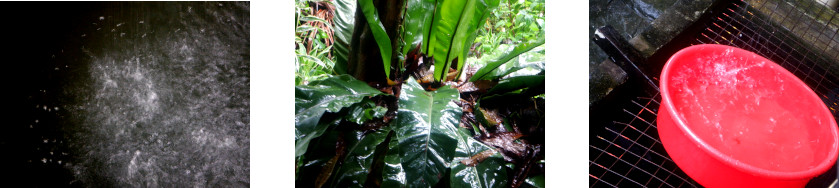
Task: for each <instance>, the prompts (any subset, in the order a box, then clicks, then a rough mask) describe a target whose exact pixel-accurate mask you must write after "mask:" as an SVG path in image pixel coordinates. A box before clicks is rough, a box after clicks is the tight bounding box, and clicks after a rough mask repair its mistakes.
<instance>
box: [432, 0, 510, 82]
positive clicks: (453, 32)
mask: <svg viewBox="0 0 839 188" xmlns="http://www.w3.org/2000/svg"><path fill="white" fill-rule="evenodd" d="M498 3H499V0H448V1H439V2H438V3H437V7H436V10H435V14H434V17H433V20H432V25H431V30H430V33H429V36H428V37H429V40H428V45H427V52H426V53H427V54H428V56H431V57H433V58H434V61H435V63H434V79H435V80H436V81H440V80H443V78H445V76H446V73H447V70H448V68H449V67H451V64H452V63H453V62H452V61H453V60H454V59H455V58H458V59H459V60H458V61H460V62H461V63H458V66H457V70H458V71H459V70H460V69H461V68H462V67H463V64H464V63H462V62H465V57H466V52H467V51H468V50H467V49H469V47H470V46H471V45H472V42H473V41H474V40H475V36H476V33H477V32H476V31H477V30H478V28H480V27H481V26H482V25H483V23H484V20H486V18H487V17H488V16H489V13H490V12H491V11H490V10H492V9H495V7H497V6H498ZM424 46H425V45H424Z"/></svg>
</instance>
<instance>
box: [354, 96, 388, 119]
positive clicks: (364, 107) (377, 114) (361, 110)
mask: <svg viewBox="0 0 839 188" xmlns="http://www.w3.org/2000/svg"><path fill="white" fill-rule="evenodd" d="M386 112H387V108H385V107H381V106H376V103H374V102H373V101H372V100H370V99H367V98H365V99H364V100H363V101H361V102H359V103H356V104H353V105H352V106H350V107H349V111H348V112H347V115H346V116H345V117H344V119H345V120H347V121H349V122H353V123H355V124H359V125H361V124H364V122H366V121H369V120H372V119H376V118H381V117H383V116H384V115H385V113H386Z"/></svg>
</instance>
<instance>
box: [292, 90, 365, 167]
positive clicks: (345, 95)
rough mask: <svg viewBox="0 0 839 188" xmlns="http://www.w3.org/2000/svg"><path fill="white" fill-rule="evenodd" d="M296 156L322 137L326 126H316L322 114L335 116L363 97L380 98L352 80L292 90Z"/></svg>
mask: <svg viewBox="0 0 839 188" xmlns="http://www.w3.org/2000/svg"><path fill="white" fill-rule="evenodd" d="M294 90H295V92H294V131H295V137H294V141H295V154H296V155H295V156H301V155H303V153H305V152H306V148H307V146H308V145H309V141H311V140H312V139H313V138H316V137H318V136H320V135H321V134H323V131H324V130H325V129H326V127H325V126H328V124H324V123H318V121H319V120H320V119H321V116H323V113H324V112H338V111H340V110H341V109H342V108H344V107H348V106H350V105H352V104H355V103H358V102H360V101H361V100H362V99H363V98H365V97H371V96H375V95H379V94H382V92H380V91H379V90H376V89H374V88H372V87H370V86H368V85H367V83H365V82H362V81H358V80H356V79H354V78H352V76H349V75H341V76H333V77H330V78H327V79H324V80H318V81H313V82H311V83H309V85H301V86H296V87H294Z"/></svg>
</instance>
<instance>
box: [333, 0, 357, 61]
mask: <svg viewBox="0 0 839 188" xmlns="http://www.w3.org/2000/svg"><path fill="white" fill-rule="evenodd" d="M356 2H357V0H333V1H332V3H333V4H334V5H335V12H334V13H333V15H334V17H333V18H332V24H333V25H332V31H333V32H334V33H333V37H334V39H335V43H334V44H332V45H333V46H334V48H333V50H332V55H333V56H334V58H335V67H334V68H333V71H334V72H335V73H336V74H347V61H349V57H350V55H349V54H350V41H351V40H352V34H353V29H354V28H355V10H356Z"/></svg>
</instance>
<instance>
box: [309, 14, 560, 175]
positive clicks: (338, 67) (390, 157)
mask: <svg viewBox="0 0 839 188" xmlns="http://www.w3.org/2000/svg"><path fill="white" fill-rule="evenodd" d="M377 2H378V1H372V0H332V1H318V3H320V4H328V5H330V6H334V7H332V9H333V10H334V11H333V12H332V13H333V16H332V17H330V19H328V20H327V19H321V18H320V17H317V16H310V15H311V13H310V12H314V11H312V9H311V7H309V6H310V5H312V4H317V3H311V2H306V1H303V2H302V3H301V1H300V0H298V9H297V11H298V13H297V14H296V16H297V18H298V22H297V24H296V25H295V26H296V29H297V30H298V32H297V33H296V38H295V43H296V46H297V47H298V48H297V50H296V52H297V58H296V63H297V65H298V70H297V75H296V79H297V85H298V86H296V87H295V145H296V146H295V164H296V170H295V171H296V173H295V182H296V186H297V187H432V186H433V187H511V186H512V187H518V186H534V187H544V175H543V173H540V172H539V171H538V170H531V168H532V166H534V165H533V164H535V163H537V162H534V161H538V159H541V158H544V153H543V152H541V145H542V144H544V141H543V139H544V138H543V137H544V125H543V124H544V123H543V119H544V111H543V109H544V86H545V84H544V75H545V70H544V64H545V59H544V47H542V46H543V44H544V30H543V29H542V28H544V1H540V0H537V1H536V2H531V1H529V0H527V1H526V0H446V1H442V0H405V2H404V3H405V6H404V10H402V12H403V14H402V19H403V20H402V22H400V23H401V24H399V28H398V31H399V32H398V34H397V35H392V34H391V35H388V33H387V31H393V30H387V29H392V28H389V27H388V28H385V25H387V24H384V25H383V24H382V21H381V20H378V19H379V16H377V15H376V14H382V13H383V12H387V11H382V9H381V7H376V6H378V5H374V4H377ZM307 11H309V12H307ZM378 11H382V12H378ZM391 13H392V12H391ZM357 16H364V18H361V17H358V18H356V17H357ZM382 19H384V18H382ZM356 21H358V22H361V23H356ZM303 23H305V24H303ZM310 23H331V24H326V25H327V26H329V30H331V31H334V35H333V34H330V35H328V36H327V35H326V34H327V33H329V32H327V29H324V28H320V27H313V26H311V24H310ZM365 23H367V24H365ZM358 25H363V26H364V27H357V26H358ZM359 30H366V31H367V32H372V33H371V34H369V35H368V36H367V37H366V39H365V40H368V41H371V42H375V45H378V47H379V48H377V49H369V48H365V49H364V50H366V51H375V52H377V53H380V54H381V57H376V58H382V60H383V64H384V67H385V70H384V73H385V76H387V77H388V81H390V75H391V72H389V71H390V69H389V68H388V67H392V66H394V65H392V63H391V62H389V60H391V59H393V60H394V62H395V61H396V60H399V62H398V63H395V65H398V68H396V69H394V70H398V71H399V72H396V73H398V74H397V76H398V77H395V78H396V79H397V81H398V82H392V83H391V82H389V83H388V84H386V85H383V84H381V83H373V82H371V83H366V82H365V81H359V80H356V79H355V78H353V77H352V76H349V75H346V74H347V72H346V70H347V68H346V67H347V62H348V61H349V60H348V58H349V56H350V55H353V54H350V53H358V52H353V51H354V50H351V49H353V48H352V47H351V45H350V43H356V41H352V40H356V39H357V37H358V35H359V33H358V32H359ZM312 32H315V33H318V34H317V35H315V37H314V38H307V37H305V36H309V35H311V33H312ZM321 33H323V34H321ZM320 35H323V37H320V38H318V36H320ZM333 37H334V38H333ZM362 38H365V37H362ZM327 40H334V41H331V42H327ZM373 40H375V41H373ZM505 41H506V42H505ZM519 41H523V42H519ZM476 42H482V43H484V45H482V46H481V47H480V48H478V49H475V50H472V49H470V48H471V47H473V43H476ZM309 43H311V46H312V47H311V48H308V45H309ZM333 44H334V45H333ZM371 44H372V43H371ZM391 44H393V45H394V46H396V47H394V46H392V45H391ZM396 44H399V45H396ZM352 45H355V44H352ZM356 47H358V46H356ZM416 48H419V49H416ZM409 51H411V52H415V51H416V52H419V54H420V55H418V56H415V57H408V56H404V54H409V53H408V52H409ZM471 52H477V53H476V54H475V55H470V54H471ZM480 54H486V55H485V56H484V57H481V56H480ZM331 55H334V56H331ZM390 55H395V56H393V57H391V56H390ZM423 55H426V56H425V57H428V60H432V61H433V63H431V64H433V67H434V69H428V68H426V69H427V70H426V71H427V72H424V74H427V75H433V77H434V80H436V81H437V82H440V81H444V79H445V78H446V75H447V74H451V73H452V72H450V71H451V70H449V68H450V67H451V68H452V69H453V70H455V71H457V73H458V75H467V76H468V75H474V76H473V77H472V79H470V80H469V81H466V82H464V81H461V82H460V83H458V87H453V86H454V85H451V84H449V85H450V86H442V87H439V86H433V87H426V86H427V85H421V83H418V82H417V81H416V80H415V79H416V78H418V77H416V75H414V76H415V77H407V76H405V77H402V76H400V75H402V71H406V70H407V69H405V67H404V66H403V64H404V63H405V62H406V61H409V60H413V61H416V59H410V58H418V57H423ZM377 56H378V55H377ZM397 57H398V58H397ZM423 58H424V57H423ZM362 59H364V58H362ZM467 59H468V60H467ZM367 60H368V61H369V60H370V59H367ZM373 62H375V61H373ZM461 62H464V63H461ZM362 63H363V62H362ZM376 64H379V63H378V62H376ZM464 64H469V66H470V67H473V69H474V70H471V71H469V72H468V74H460V73H461V72H460V71H463V70H465V69H462V67H464ZM454 65H456V66H454ZM405 66H409V64H406V65H405ZM429 67H430V66H429ZM432 70H433V71H432ZM303 71H306V72H303ZM417 72H419V71H417ZM464 72H466V71H464ZM331 74H336V75H340V76H330V75H331ZM350 74H352V73H350ZM467 78H468V77H467ZM360 79H362V78H360ZM401 79H404V80H401ZM400 80H401V81H400ZM478 82H481V83H488V84H480V86H478V87H480V88H479V89H478V90H477V91H471V90H470V91H464V90H462V89H463V88H461V87H460V86H461V85H463V84H476V83H478ZM371 86H373V87H371ZM534 96H535V97H534ZM473 112H476V113H477V114H473ZM501 112H503V113H501ZM476 116H480V117H479V119H480V120H481V121H477V120H474V119H475V117H476ZM488 117H491V118H493V119H492V123H490V122H489V121H488V119H487V118H488ZM470 118H471V119H472V120H470ZM519 129H521V130H519ZM540 134H541V137H542V141H541V142H540V141H539V140H538V139H537V140H534V139H533V137H527V136H524V135H540ZM523 136H524V137H523ZM540 156H541V157H540ZM538 164H540V165H541V166H544V160H542V161H541V162H539V163H538ZM534 172H535V173H534ZM529 173H530V174H529Z"/></svg>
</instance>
